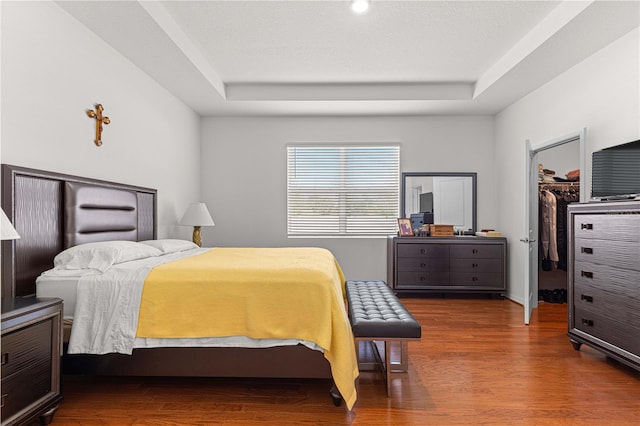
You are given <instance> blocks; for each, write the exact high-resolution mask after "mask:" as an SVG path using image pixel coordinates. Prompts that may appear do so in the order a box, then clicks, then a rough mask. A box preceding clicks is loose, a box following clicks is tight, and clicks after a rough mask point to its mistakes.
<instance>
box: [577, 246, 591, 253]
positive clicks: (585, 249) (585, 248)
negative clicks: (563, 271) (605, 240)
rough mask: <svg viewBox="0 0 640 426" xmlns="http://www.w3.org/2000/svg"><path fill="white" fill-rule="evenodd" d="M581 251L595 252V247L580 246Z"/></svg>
mask: <svg viewBox="0 0 640 426" xmlns="http://www.w3.org/2000/svg"><path fill="white" fill-rule="evenodd" d="M580 252H581V253H586V254H593V249H592V248H591V247H580Z"/></svg>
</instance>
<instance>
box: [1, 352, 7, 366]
mask: <svg viewBox="0 0 640 426" xmlns="http://www.w3.org/2000/svg"><path fill="white" fill-rule="evenodd" d="M0 364H1V365H7V364H9V353H7V352H5V353H3V354H2V362H1V363H0Z"/></svg>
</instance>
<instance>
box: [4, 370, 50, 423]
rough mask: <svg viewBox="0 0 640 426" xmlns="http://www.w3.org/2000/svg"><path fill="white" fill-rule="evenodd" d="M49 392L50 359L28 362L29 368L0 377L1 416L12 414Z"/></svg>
mask: <svg viewBox="0 0 640 426" xmlns="http://www.w3.org/2000/svg"><path fill="white" fill-rule="evenodd" d="M50 393H52V389H51V361H50V360H47V359H41V360H40V362H37V363H32V364H30V366H29V368H27V369H25V370H23V371H20V372H18V373H16V374H13V375H11V376H8V377H6V378H3V379H2V418H3V419H7V418H9V417H11V416H13V415H14V414H16V413H17V412H19V411H20V410H22V409H24V408H26V407H27V406H28V405H29V404H32V403H33V402H34V401H38V400H39V399H40V398H43V397H45V396H47V395H48V394H50Z"/></svg>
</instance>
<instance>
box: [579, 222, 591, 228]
mask: <svg viewBox="0 0 640 426" xmlns="http://www.w3.org/2000/svg"><path fill="white" fill-rule="evenodd" d="M580 229H593V223H583V224H582V225H580Z"/></svg>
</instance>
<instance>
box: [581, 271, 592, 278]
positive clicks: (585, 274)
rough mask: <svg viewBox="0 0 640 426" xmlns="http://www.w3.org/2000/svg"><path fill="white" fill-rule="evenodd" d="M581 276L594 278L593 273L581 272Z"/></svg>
mask: <svg viewBox="0 0 640 426" xmlns="http://www.w3.org/2000/svg"><path fill="white" fill-rule="evenodd" d="M580 275H582V276H583V277H585V278H593V272H587V271H580Z"/></svg>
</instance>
